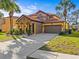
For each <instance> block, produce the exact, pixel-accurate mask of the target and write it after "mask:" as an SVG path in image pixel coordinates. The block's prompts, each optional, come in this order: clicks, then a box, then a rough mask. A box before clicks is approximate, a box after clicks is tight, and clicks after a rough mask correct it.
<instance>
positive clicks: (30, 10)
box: [0, 3, 37, 16]
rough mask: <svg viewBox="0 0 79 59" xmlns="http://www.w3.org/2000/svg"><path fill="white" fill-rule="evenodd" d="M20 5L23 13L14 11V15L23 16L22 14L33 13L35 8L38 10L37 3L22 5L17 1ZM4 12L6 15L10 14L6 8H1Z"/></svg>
mask: <svg viewBox="0 0 79 59" xmlns="http://www.w3.org/2000/svg"><path fill="white" fill-rule="evenodd" d="M17 4H18V6H19V7H20V10H21V13H14V16H21V15H22V14H25V15H29V14H32V13H33V12H34V11H35V10H37V7H36V5H28V6H26V7H25V6H22V5H20V4H19V3H17ZM0 11H1V12H2V13H4V16H8V12H6V11H4V10H0Z"/></svg>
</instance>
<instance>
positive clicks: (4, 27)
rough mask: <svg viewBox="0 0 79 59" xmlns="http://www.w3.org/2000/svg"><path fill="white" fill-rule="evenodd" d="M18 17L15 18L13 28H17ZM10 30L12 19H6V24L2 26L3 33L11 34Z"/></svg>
mask: <svg viewBox="0 0 79 59" xmlns="http://www.w3.org/2000/svg"><path fill="white" fill-rule="evenodd" d="M17 19H18V17H16V16H13V28H17V24H16V20H17ZM9 30H10V18H9V17H4V22H3V24H2V31H3V32H9Z"/></svg>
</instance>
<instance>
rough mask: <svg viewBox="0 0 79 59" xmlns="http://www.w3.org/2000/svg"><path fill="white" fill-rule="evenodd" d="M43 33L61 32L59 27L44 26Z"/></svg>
mask: <svg viewBox="0 0 79 59" xmlns="http://www.w3.org/2000/svg"><path fill="white" fill-rule="evenodd" d="M44 29H45V30H44V32H45V33H59V32H61V26H44Z"/></svg>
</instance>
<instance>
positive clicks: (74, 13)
mask: <svg viewBox="0 0 79 59" xmlns="http://www.w3.org/2000/svg"><path fill="white" fill-rule="evenodd" d="M72 15H73V16H74V17H75V19H76V24H78V18H79V10H76V11H74V12H72Z"/></svg>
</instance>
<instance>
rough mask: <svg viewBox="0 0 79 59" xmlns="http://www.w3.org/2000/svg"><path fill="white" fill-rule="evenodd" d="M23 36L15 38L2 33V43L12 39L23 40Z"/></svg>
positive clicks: (0, 37)
mask: <svg viewBox="0 0 79 59" xmlns="http://www.w3.org/2000/svg"><path fill="white" fill-rule="evenodd" d="M21 37H22V36H18V35H16V36H15V35H14V36H11V35H9V36H8V35H7V34H6V33H3V32H0V42H3V41H7V40H12V39H16V38H21Z"/></svg>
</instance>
